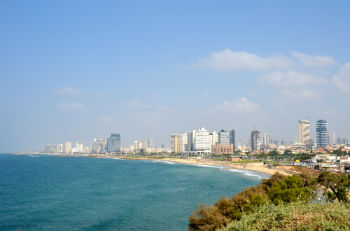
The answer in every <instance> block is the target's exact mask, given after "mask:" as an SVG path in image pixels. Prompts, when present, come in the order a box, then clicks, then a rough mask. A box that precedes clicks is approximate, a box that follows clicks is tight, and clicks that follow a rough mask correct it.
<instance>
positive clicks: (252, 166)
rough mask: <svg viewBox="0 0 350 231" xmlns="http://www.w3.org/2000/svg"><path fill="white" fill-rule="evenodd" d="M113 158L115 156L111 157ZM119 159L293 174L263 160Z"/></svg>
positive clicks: (123, 157)
mask: <svg viewBox="0 0 350 231" xmlns="http://www.w3.org/2000/svg"><path fill="white" fill-rule="evenodd" d="M111 158H113V157H111ZM117 158H118V159H128V160H157V161H166V162H174V163H179V164H190V165H208V166H223V167H227V168H231V169H239V170H250V171H255V172H261V173H265V174H269V175H273V174H275V173H280V174H282V175H291V172H290V171H287V170H285V169H280V168H276V167H273V168H268V166H266V165H264V164H263V162H252V163H244V162H242V163H232V162H230V161H214V160H209V159H195V158H189V159H180V158H148V157H128V156H120V157H119V156H118V157H117Z"/></svg>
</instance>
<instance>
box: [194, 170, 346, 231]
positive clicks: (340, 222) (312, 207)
mask: <svg viewBox="0 0 350 231" xmlns="http://www.w3.org/2000/svg"><path fill="white" fill-rule="evenodd" d="M349 187H350V175H348V174H338V173H329V172H322V173H321V174H320V175H319V176H318V177H314V176H308V175H304V174H301V175H292V176H283V175H280V174H275V175H272V176H271V178H270V179H267V180H264V181H263V182H262V183H261V184H259V185H257V186H253V187H250V188H247V189H245V190H244V191H242V192H240V193H238V194H236V195H233V196H232V197H231V198H225V197H222V198H221V199H220V200H218V201H217V202H215V204H214V205H212V206H207V205H199V206H198V208H197V209H196V210H195V211H194V212H193V213H192V214H191V216H190V217H189V225H188V228H189V230H190V231H215V230H219V229H222V230H225V231H226V230H350V210H349V206H350V205H349V201H350V198H349V195H350V192H349ZM225 227H227V229H224V228H225Z"/></svg>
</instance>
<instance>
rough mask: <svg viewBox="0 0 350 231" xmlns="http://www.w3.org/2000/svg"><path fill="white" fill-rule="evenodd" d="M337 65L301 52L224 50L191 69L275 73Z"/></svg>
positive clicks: (328, 58) (198, 62) (325, 57)
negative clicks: (260, 54) (279, 52)
mask: <svg viewBox="0 0 350 231" xmlns="http://www.w3.org/2000/svg"><path fill="white" fill-rule="evenodd" d="M335 64H337V63H336V61H335V60H334V59H333V58H332V57H330V56H311V55H307V54H304V53H301V52H295V51H294V52H291V55H279V56H278V55H277V56H276V55H275V56H269V57H263V56H259V55H257V54H253V53H249V52H245V51H232V50H229V49H225V50H222V51H216V52H213V53H211V54H210V55H209V56H208V57H204V58H199V59H198V60H197V62H196V63H195V64H194V65H192V66H191V67H194V68H209V69H213V70H216V71H258V72H261V71H263V72H265V71H277V70H285V69H291V68H293V69H300V68H303V69H305V68H309V69H314V70H315V68H318V69H319V68H322V67H330V66H333V65H335Z"/></svg>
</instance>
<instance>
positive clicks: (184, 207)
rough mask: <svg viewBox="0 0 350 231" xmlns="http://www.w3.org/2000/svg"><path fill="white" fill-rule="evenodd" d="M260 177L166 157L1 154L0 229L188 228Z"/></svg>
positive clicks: (257, 181) (256, 182)
mask: <svg viewBox="0 0 350 231" xmlns="http://www.w3.org/2000/svg"><path fill="white" fill-rule="evenodd" d="M260 181H261V178H259V177H258V176H257V175H254V174H251V173H249V172H246V173H239V172H231V171H228V170H224V169H220V168H210V167H200V166H191V165H183V164H171V163H164V162H152V161H139V160H136V161H135V160H117V159H102V158H86V157H85V158H84V157H79V158H78V157H52V156H40V157H32V156H26V155H7V154H2V155H0V204H1V206H0V230H18V229H21V230H186V229H187V223H188V222H187V218H188V216H189V215H190V214H191V213H192V212H193V211H194V209H195V208H196V207H197V205H198V204H200V203H205V204H213V203H214V202H215V201H216V200H218V199H219V198H220V197H221V196H222V195H225V196H227V197H229V196H231V195H232V194H235V193H238V192H240V191H242V190H243V189H244V188H246V187H249V186H252V185H255V184H258V183H259V182H260Z"/></svg>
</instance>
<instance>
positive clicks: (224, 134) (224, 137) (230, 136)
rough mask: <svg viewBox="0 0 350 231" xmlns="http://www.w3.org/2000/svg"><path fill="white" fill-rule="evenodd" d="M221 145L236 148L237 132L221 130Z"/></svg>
mask: <svg viewBox="0 0 350 231" xmlns="http://www.w3.org/2000/svg"><path fill="white" fill-rule="evenodd" d="M218 143H219V144H222V145H229V144H233V146H235V130H233V129H232V130H220V132H219V142H218Z"/></svg>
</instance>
